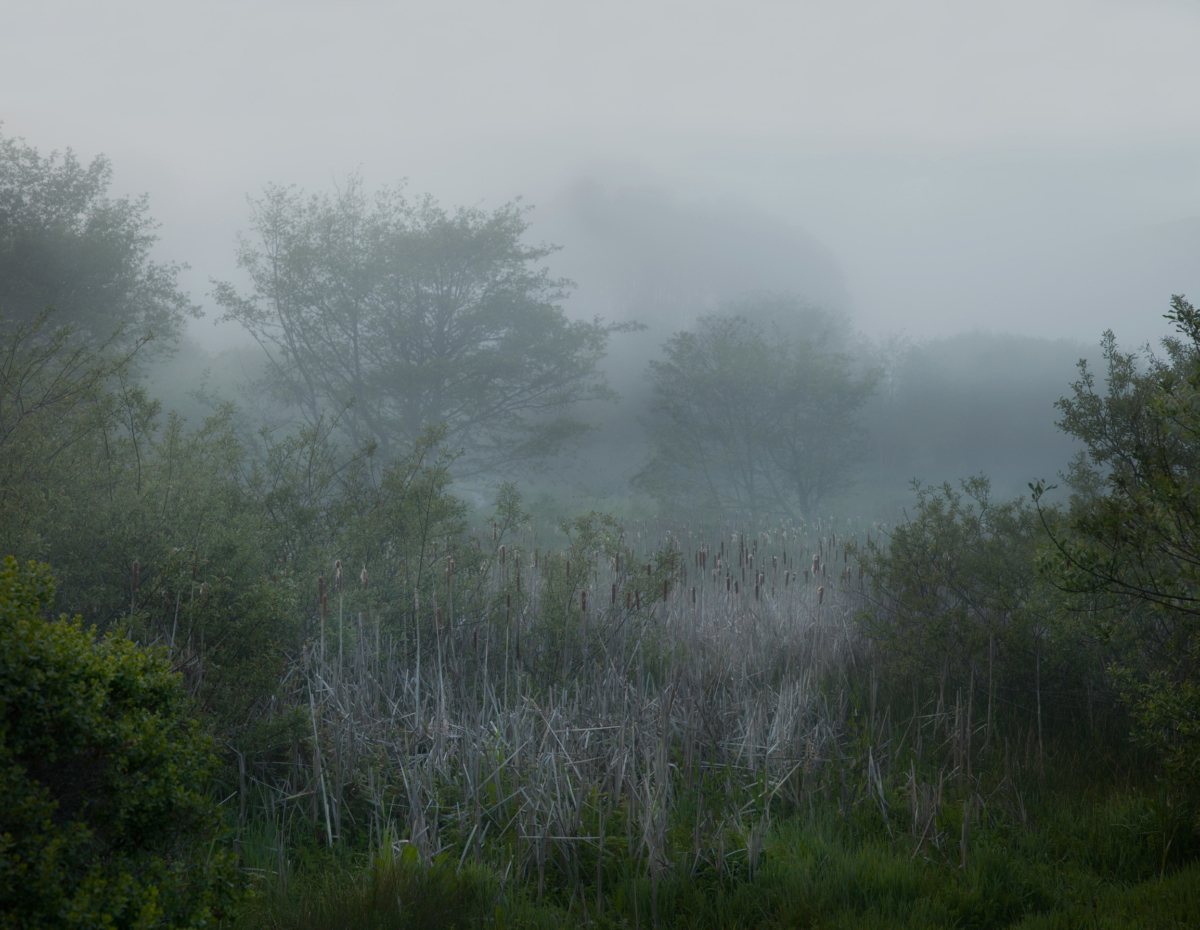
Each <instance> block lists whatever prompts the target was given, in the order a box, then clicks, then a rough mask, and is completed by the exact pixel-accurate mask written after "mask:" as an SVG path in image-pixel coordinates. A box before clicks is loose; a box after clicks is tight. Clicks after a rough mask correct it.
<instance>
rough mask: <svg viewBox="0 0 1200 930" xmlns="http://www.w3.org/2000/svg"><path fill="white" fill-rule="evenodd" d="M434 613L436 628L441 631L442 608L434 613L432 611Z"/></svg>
mask: <svg viewBox="0 0 1200 930" xmlns="http://www.w3.org/2000/svg"><path fill="white" fill-rule="evenodd" d="M434 613H435V615H436V616H437V628H438V630H441V628H442V608H440V607H439V608H438V609H437V610H436V611H434Z"/></svg>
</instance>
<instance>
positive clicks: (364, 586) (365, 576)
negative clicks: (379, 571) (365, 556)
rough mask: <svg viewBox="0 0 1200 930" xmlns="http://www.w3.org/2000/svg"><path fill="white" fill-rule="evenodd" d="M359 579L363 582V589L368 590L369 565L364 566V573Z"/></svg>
mask: <svg viewBox="0 0 1200 930" xmlns="http://www.w3.org/2000/svg"><path fill="white" fill-rule="evenodd" d="M358 580H359V581H360V582H362V589H363V590H364V591H365V590H367V566H365V565H364V566H363V570H362V574H360V575H359V576H358Z"/></svg>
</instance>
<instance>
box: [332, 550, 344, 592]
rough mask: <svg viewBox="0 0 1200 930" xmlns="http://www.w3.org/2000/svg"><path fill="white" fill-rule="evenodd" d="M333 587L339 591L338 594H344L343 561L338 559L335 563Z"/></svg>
mask: <svg viewBox="0 0 1200 930" xmlns="http://www.w3.org/2000/svg"><path fill="white" fill-rule="evenodd" d="M333 586H334V587H335V588H336V589H337V593H338V594H341V593H342V560H341V559H338V560H337V561H336V562H334V563H333Z"/></svg>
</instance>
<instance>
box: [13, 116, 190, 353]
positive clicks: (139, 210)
mask: <svg viewBox="0 0 1200 930" xmlns="http://www.w3.org/2000/svg"><path fill="white" fill-rule="evenodd" d="M111 184H112V166H111V165H110V164H109V162H108V159H106V158H105V157H104V156H103V155H99V156H97V157H96V158H94V159H93V160H92V161H91V163H90V164H88V165H86V166H85V165H82V164H80V162H79V160H78V159H77V158H76V157H75V154H74V153H73V152H72V151H71V150H70V149H68V150H67V151H66V153H64V154H62V155H60V154H59V153H57V152H52V153H51V154H49V155H42V154H40V153H39V152H38V151H37V149H36V148H34V147H33V146H30V145H27V144H26V143H25V142H24V140H21V139H13V138H9V137H5V136H3V135H0V318H3V320H4V321H5V322H6V323H9V324H11V323H14V322H18V323H26V324H29V323H32V322H33V321H34V320H35V318H36V317H37V315H38V314H39V313H41V312H42V311H44V310H45V309H46V308H47V307H53V308H54V310H55V315H54V323H55V325H58V326H71V327H74V328H75V329H76V330H77V331H78V332H79V334H80V335H81V336H83V337H86V338H88V339H90V340H92V341H93V342H112V343H113V344H114V345H116V346H120V347H126V346H128V345H130V344H131V343H133V342H134V341H135V340H137V339H138V338H140V337H144V336H145V335H146V334H147V333H153V334H154V336H155V337H156V341H155V347H156V349H158V350H160V351H162V350H165V349H167V348H168V347H170V346H171V345H172V344H173V343H174V342H175V341H176V340H177V339H178V338H179V336H180V334H181V333H182V332H183V330H184V327H185V325H186V322H187V320H188V319H192V318H196V317H198V316H199V315H200V308H199V307H198V306H196V305H195V304H193V303H192V302H191V300H190V298H189V297H188V296H187V295H186V294H184V293H183V292H182V291H181V290H180V289H179V286H178V282H177V279H178V275H179V271H180V270H181V269H182V268H183V267H185V266H182V265H178V264H172V263H169V262H154V261H151V259H150V249H151V247H152V246H153V245H154V243H155V241H156V239H157V237H156V235H155V232H154V230H155V228H156V227H157V225H158V224H157V223H156V222H155V221H154V219H153V218H151V216H150V213H149V203H148V200H147V198H146V197H145V196H143V197H139V198H137V199H136V200H131V199H129V198H127V197H120V198H116V199H114V198H111V197H109V196H108V190H109V187H110V185H111Z"/></svg>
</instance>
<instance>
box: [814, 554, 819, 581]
mask: <svg viewBox="0 0 1200 930" xmlns="http://www.w3.org/2000/svg"><path fill="white" fill-rule="evenodd" d="M820 570H821V559H820V557H819V556H815V555H814V556H813V577H814V578H815V577H816V575H817V572H819V571H820Z"/></svg>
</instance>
